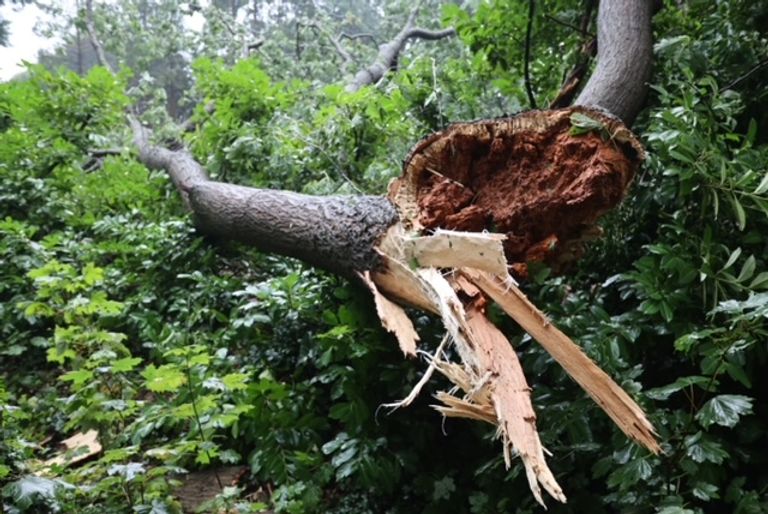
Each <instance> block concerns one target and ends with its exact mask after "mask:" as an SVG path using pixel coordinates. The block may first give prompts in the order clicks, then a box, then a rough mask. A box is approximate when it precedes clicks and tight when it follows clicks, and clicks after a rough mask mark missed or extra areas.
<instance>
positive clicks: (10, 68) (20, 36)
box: [0, 1, 74, 80]
mask: <svg viewBox="0 0 768 514" xmlns="http://www.w3.org/2000/svg"><path fill="white" fill-rule="evenodd" d="M65 3H69V2H65ZM71 3H72V4H73V5H74V1H72V2H71ZM0 16H2V17H3V18H4V19H6V20H8V21H10V22H11V24H10V27H9V28H10V37H9V38H8V43H9V45H8V46H0V80H8V79H10V78H11V77H13V76H14V75H16V74H17V73H20V72H21V71H23V68H21V67H19V64H20V63H21V61H22V60H25V61H31V62H36V61H37V51H38V50H40V49H43V48H46V49H48V48H52V47H53V45H54V44H55V41H52V40H48V39H44V38H42V37H40V36H38V35H36V34H35V33H34V31H33V30H32V29H33V28H34V26H35V23H36V22H37V20H38V19H39V18H40V17H41V16H44V13H43V12H42V11H41V10H40V9H38V8H37V7H36V6H34V5H25V6H24V7H19V6H13V5H4V6H3V7H0Z"/></svg>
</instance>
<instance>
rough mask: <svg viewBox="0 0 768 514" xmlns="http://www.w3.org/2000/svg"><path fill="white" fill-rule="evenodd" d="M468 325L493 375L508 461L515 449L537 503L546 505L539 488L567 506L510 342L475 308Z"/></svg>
mask: <svg viewBox="0 0 768 514" xmlns="http://www.w3.org/2000/svg"><path fill="white" fill-rule="evenodd" d="M467 324H468V325H469V328H470V330H471V333H472V340H473V341H474V343H475V344H476V345H477V348H476V354H477V356H478V361H479V364H480V366H481V368H482V369H483V370H487V371H488V372H490V374H491V378H490V379H489V381H488V384H487V386H486V387H487V388H488V390H489V391H490V394H491V401H492V405H493V408H494V411H495V413H496V419H497V424H498V427H499V432H500V434H501V437H502V440H503V443H504V446H505V452H504V455H505V461H506V465H507V467H509V466H510V465H511V463H510V457H509V453H510V449H513V450H514V451H515V452H516V453H517V454H519V455H520V458H521V460H522V462H523V465H524V466H525V471H526V475H527V476H528V484H529V486H530V488H531V491H532V492H533V495H534V496H535V497H536V500H537V501H538V502H539V503H541V504H542V505H544V501H543V499H542V497H541V490H540V488H539V484H541V486H542V487H544V489H545V490H546V491H547V492H548V493H549V494H550V495H551V496H552V497H553V498H555V499H556V500H558V501H560V502H563V503H565V501H566V499H565V495H564V494H563V491H562V489H561V488H560V485H559V484H558V483H557V480H556V479H555V477H554V475H553V474H552V471H551V470H550V469H549V466H548V465H547V462H546V459H545V457H544V449H543V447H542V445H541V441H540V440H539V433H538V431H537V429H536V413H535V412H534V410H533V405H532V403H531V388H530V387H529V386H528V383H527V382H526V380H525V375H524V374H523V368H522V366H521V365H520V361H519V359H518V358H517V354H516V353H515V350H514V349H513V348H512V345H511V344H510V343H509V341H508V340H507V338H506V337H505V336H504V334H502V333H501V331H500V330H499V329H498V328H496V326H495V325H494V324H493V323H491V322H490V321H489V320H488V318H486V317H485V315H484V314H483V313H482V312H481V311H480V309H479V308H478V307H477V306H475V305H474V304H473V305H471V306H470V307H469V308H468V309H467Z"/></svg>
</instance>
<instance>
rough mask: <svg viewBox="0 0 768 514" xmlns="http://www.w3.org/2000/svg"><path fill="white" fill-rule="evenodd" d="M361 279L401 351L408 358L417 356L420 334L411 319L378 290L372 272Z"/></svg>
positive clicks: (384, 325) (366, 273)
mask: <svg viewBox="0 0 768 514" xmlns="http://www.w3.org/2000/svg"><path fill="white" fill-rule="evenodd" d="M360 277H361V278H362V279H363V282H365V284H366V285H367V286H368V289H370V290H371V293H373V299H374V302H375V303H376V313H377V314H378V315H379V319H380V320H381V325H382V326H383V327H384V328H385V329H386V330H387V331H388V332H391V333H393V334H394V335H395V338H397V342H398V344H399V345H400V350H402V352H403V353H404V354H405V355H406V356H407V357H415V356H416V342H417V341H418V340H419V334H418V333H417V332H416V329H415V328H413V323H411V320H410V318H409V317H408V315H407V314H406V313H405V310H403V308H402V307H400V306H399V305H397V304H396V303H395V302H393V301H392V300H390V299H389V298H387V297H386V296H384V295H383V294H381V293H380V292H379V290H378V289H377V288H376V284H374V283H373V280H371V274H370V272H368V271H366V272H365V273H361V274H360Z"/></svg>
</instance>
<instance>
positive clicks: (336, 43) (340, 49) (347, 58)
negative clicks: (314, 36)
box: [297, 21, 355, 74]
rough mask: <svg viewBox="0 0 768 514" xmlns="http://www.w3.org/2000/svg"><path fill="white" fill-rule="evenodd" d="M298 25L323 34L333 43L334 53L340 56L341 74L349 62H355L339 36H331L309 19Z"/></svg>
mask: <svg viewBox="0 0 768 514" xmlns="http://www.w3.org/2000/svg"><path fill="white" fill-rule="evenodd" d="M297 25H298V26H302V25H303V26H304V27H309V28H312V29H314V30H316V31H318V32H320V33H321V34H323V35H324V36H325V37H326V38H328V41H330V42H331V44H332V45H333V48H335V49H336V53H337V54H339V56H340V57H341V60H342V63H341V72H342V74H345V73H346V71H347V68H349V66H350V65H351V64H353V63H354V62H355V60H354V59H353V58H352V54H350V53H349V52H348V51H347V49H346V48H344V46H343V45H342V44H341V36H340V35H339V36H333V35H332V34H331V33H330V32H328V31H327V30H325V29H324V28H322V27H321V26H320V25H319V24H318V23H317V22H315V21H311V22H308V23H297Z"/></svg>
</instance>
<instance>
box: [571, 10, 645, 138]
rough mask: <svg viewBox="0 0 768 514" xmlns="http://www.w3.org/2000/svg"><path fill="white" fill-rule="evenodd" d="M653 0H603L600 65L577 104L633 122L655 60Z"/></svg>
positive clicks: (600, 28) (599, 29)
mask: <svg viewBox="0 0 768 514" xmlns="http://www.w3.org/2000/svg"><path fill="white" fill-rule="evenodd" d="M653 9H654V0H603V1H602V2H600V7H599V10H598V14H597V66H596V67H595V71H594V72H593V73H592V75H591V76H590V78H589V81H588V82H587V84H586V86H584V90H583V91H582V92H581V94H580V95H579V96H578V98H576V102H575V105H584V106H591V107H601V108H602V109H605V110H606V111H608V112H610V113H611V114H613V115H614V116H618V117H619V118H620V119H621V120H622V121H623V122H624V123H626V124H627V126H631V125H632V122H633V121H634V120H635V117H636V116H637V113H638V112H640V109H641V108H642V106H643V103H644V101H645V95H646V93H647V91H648V80H649V79H650V77H651V65H652V61H653V40H652V35H651V17H652V15H653Z"/></svg>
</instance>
